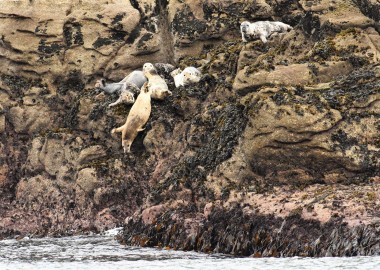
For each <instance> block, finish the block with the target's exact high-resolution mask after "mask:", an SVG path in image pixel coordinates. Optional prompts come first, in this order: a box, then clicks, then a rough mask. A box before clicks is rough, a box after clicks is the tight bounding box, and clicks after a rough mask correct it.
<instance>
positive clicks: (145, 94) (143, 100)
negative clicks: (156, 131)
mask: <svg viewBox="0 0 380 270" xmlns="http://www.w3.org/2000/svg"><path fill="white" fill-rule="evenodd" d="M150 95H151V91H150V90H149V88H148V83H145V84H144V85H143V87H142V88H141V91H140V94H139V95H138V96H137V99H136V102H135V103H134V104H133V106H132V108H131V110H130V111H129V114H128V117H127V120H126V121H125V124H124V125H122V126H121V127H118V128H114V129H112V131H111V133H112V134H113V133H116V132H121V145H122V147H123V149H124V153H130V152H131V145H132V143H133V141H134V140H135V138H136V136H137V133H139V132H140V131H143V130H144V129H145V128H144V125H145V124H146V122H148V119H149V116H150V112H151V109H152V107H151V103H150V101H151V99H150Z"/></svg>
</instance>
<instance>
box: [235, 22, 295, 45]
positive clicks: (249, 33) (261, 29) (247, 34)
mask: <svg viewBox="0 0 380 270" xmlns="http://www.w3.org/2000/svg"><path fill="white" fill-rule="evenodd" d="M292 29H293V27H291V26H290V25H288V24H286V23H283V22H271V21H258V22H254V23H250V22H248V21H244V22H242V23H241V25H240V32H241V37H242V39H243V41H244V42H247V38H248V39H256V38H260V39H261V41H262V42H263V43H267V41H268V40H267V38H268V37H270V35H272V34H273V33H275V32H279V33H281V32H285V31H290V30H292Z"/></svg>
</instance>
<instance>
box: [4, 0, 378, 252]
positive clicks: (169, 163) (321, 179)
mask: <svg viewBox="0 0 380 270" xmlns="http://www.w3.org/2000/svg"><path fill="white" fill-rule="evenodd" d="M379 8H380V5H379V3H378V2H377V1H343V0H338V1H334V2H331V1H293V0H291V1H261V0H257V1H213V0H199V1H188V0H184V1H177V0H168V1H164V0H141V1H121V0H114V1H97V2H96V3H95V4H94V1H60V2H59V3H58V4H57V3H56V2H54V1H26V0H25V1H8V2H7V3H5V4H2V7H1V10H0V34H1V36H0V37H1V38H0V58H1V59H2V63H3V65H1V66H0V100H1V104H0V217H1V219H0V237H9V236H14V235H17V234H22V235H24V234H29V235H40V236H42V235H67V234H74V233H86V232H89V231H103V230H106V229H108V228H112V227H115V226H121V225H124V226H125V229H124V232H123V234H121V235H120V241H121V242H123V243H126V244H132V245H141V246H162V247H168V248H175V249H185V250H193V249H194V250H199V251H203V252H223V253H229V254H234V255H243V256H251V255H252V256H295V255H298V256H325V255H333V256H344V255H374V254H380V247H379V242H380V239H379V237H380V236H379V235H380V233H379V217H380V212H379V207H380V141H379V134H380V120H379V119H380V66H379V64H378V62H379V60H380V35H379V29H380V28H379V23H378V20H379V12H378V11H379ZM244 20H249V21H254V20H279V21H283V22H285V23H287V24H290V25H292V26H293V28H294V30H292V31H290V32H287V33H281V34H275V35H272V36H271V37H270V38H269V40H268V43H267V44H262V42H261V41H260V40H253V41H250V42H248V43H243V42H242V41H241V34H240V32H239V25H240V22H242V21H244ZM145 62H151V63H159V62H161V63H170V64H173V65H175V66H176V67H181V68H184V67H186V66H190V65H192V66H196V67H198V68H199V69H200V70H202V73H203V74H204V75H203V76H202V79H201V81H200V82H199V83H197V84H192V85H189V86H186V87H179V88H175V87H174V82H173V80H172V79H171V78H170V76H166V80H167V83H168V86H169V90H170V91H172V92H173V95H172V96H171V97H169V98H167V99H165V100H163V101H156V100H153V101H152V114H151V117H150V119H149V121H148V123H147V125H146V129H145V130H144V131H143V132H140V133H139V135H138V136H137V138H136V140H135V141H134V143H133V144H132V148H131V151H132V154H130V155H125V154H124V153H123V150H122V148H121V146H120V138H119V137H116V136H112V135H111V134H110V132H111V130H112V128H114V127H116V126H120V125H121V124H122V123H124V122H125V119H126V117H127V115H128V112H129V110H130V105H125V104H119V105H118V106H115V107H112V108H108V105H109V104H110V103H111V102H113V101H114V100H115V99H116V96H112V95H108V96H106V95H104V94H99V91H98V90H96V89H94V88H93V85H94V82H95V80H96V79H98V78H100V77H104V78H106V79H107V80H109V81H117V80H121V79H122V78H124V77H125V76H126V75H127V74H128V73H129V72H130V71H132V70H134V69H138V68H141V67H142V65H143V64H144V63H145ZM289 239H295V240H294V241H292V242H291V243H290V242H288V241H289Z"/></svg>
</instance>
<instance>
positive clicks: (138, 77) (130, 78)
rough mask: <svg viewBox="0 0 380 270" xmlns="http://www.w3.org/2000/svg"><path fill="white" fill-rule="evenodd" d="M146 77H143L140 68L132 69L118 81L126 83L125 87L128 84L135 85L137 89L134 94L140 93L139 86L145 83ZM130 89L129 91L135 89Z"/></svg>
mask: <svg viewBox="0 0 380 270" xmlns="http://www.w3.org/2000/svg"><path fill="white" fill-rule="evenodd" d="M147 81H148V79H147V78H146V77H145V75H144V72H142V71H141V70H134V71H132V72H131V73H129V74H128V75H127V76H126V77H125V78H124V79H122V80H121V81H120V82H119V83H127V89H128V87H129V86H136V88H137V89H138V92H137V93H135V94H138V93H140V89H141V87H142V86H143V85H144V83H146V82H147ZM136 88H134V89H130V90H131V91H133V90H136Z"/></svg>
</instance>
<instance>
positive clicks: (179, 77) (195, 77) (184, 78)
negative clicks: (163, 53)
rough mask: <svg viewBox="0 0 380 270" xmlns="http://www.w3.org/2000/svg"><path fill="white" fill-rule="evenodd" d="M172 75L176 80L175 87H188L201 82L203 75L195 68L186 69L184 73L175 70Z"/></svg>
mask: <svg viewBox="0 0 380 270" xmlns="http://www.w3.org/2000/svg"><path fill="white" fill-rule="evenodd" d="M170 75H171V76H172V77H173V79H174V84H175V87H179V86H184V85H188V84H191V83H196V82H199V81H200V79H201V76H202V73H201V72H200V71H199V69H197V68H195V67H186V68H185V69H184V70H183V71H181V69H179V68H177V69H175V70H173V71H172V72H171V73H170Z"/></svg>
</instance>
